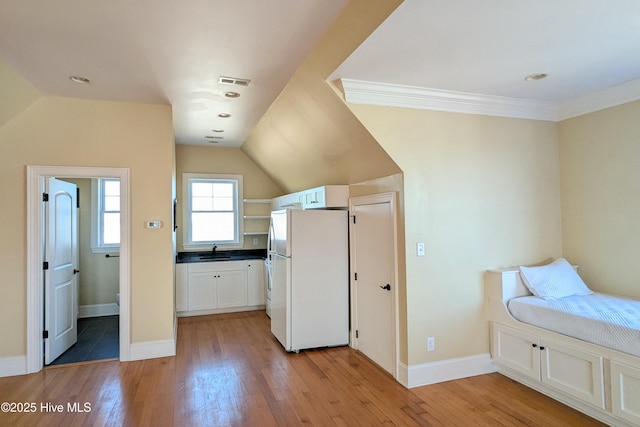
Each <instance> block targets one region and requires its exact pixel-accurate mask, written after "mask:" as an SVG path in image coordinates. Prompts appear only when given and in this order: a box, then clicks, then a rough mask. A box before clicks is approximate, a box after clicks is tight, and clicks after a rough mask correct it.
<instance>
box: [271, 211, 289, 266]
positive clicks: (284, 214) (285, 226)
mask: <svg viewBox="0 0 640 427" xmlns="http://www.w3.org/2000/svg"><path fill="white" fill-rule="evenodd" d="M290 212H291V211H289V210H282V211H273V212H271V230H270V231H271V251H272V252H273V253H276V254H279V255H284V256H291V249H290V248H291V246H290V241H289V236H290V232H289V229H290V224H289V218H290Z"/></svg>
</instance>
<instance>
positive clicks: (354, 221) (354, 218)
mask: <svg viewBox="0 0 640 427" xmlns="http://www.w3.org/2000/svg"><path fill="white" fill-rule="evenodd" d="M353 223H354V224H355V223H356V216H355V215H354V216H353Z"/></svg>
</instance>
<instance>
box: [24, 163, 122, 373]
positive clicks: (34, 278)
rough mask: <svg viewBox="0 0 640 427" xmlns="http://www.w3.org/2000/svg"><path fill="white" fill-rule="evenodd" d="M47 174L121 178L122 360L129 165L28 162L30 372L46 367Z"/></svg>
mask: <svg viewBox="0 0 640 427" xmlns="http://www.w3.org/2000/svg"><path fill="white" fill-rule="evenodd" d="M45 177H60V178H94V177H113V178H119V179H120V212H121V217H120V224H121V229H120V360H121V361H127V360H129V357H130V347H129V343H130V341H131V340H130V328H131V325H130V319H131V308H130V287H131V285H130V282H131V265H130V264H131V259H130V246H131V242H130V230H129V224H130V220H131V218H130V215H131V210H130V206H129V204H130V199H129V192H130V187H129V169H127V168H104V167H79V166H36V165H28V166H27V356H26V357H27V373H33V372H38V371H40V370H42V367H43V358H42V354H43V352H42V351H43V342H42V324H43V322H42V316H43V307H44V301H43V297H42V291H41V290H42V283H43V270H42V262H43V259H42V250H41V247H42V244H43V243H42V236H43V221H42V218H43V206H42V202H41V200H42V196H41V195H42V193H43V191H44V178H45Z"/></svg>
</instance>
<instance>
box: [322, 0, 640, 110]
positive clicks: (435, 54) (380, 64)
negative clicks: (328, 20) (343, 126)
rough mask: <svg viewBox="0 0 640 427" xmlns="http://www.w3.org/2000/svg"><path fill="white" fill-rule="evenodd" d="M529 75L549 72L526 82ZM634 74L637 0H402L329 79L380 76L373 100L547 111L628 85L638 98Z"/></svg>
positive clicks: (638, 55)
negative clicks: (456, 101)
mask: <svg viewBox="0 0 640 427" xmlns="http://www.w3.org/2000/svg"><path fill="white" fill-rule="evenodd" d="M533 73H547V74H548V75H549V77H548V78H546V79H544V80H539V81H532V82H529V81H525V80H524V78H525V77H526V76H527V75H530V74H533ZM638 78H640V1H638V0H538V1H535V2H532V1H525V0H483V1H477V0H404V2H403V3H402V4H401V5H400V6H399V7H398V8H397V9H396V10H395V11H394V13H393V14H392V15H391V16H390V17H389V18H387V20H386V21H385V22H384V23H383V24H382V25H381V26H380V27H378V29H377V30H376V31H375V32H374V33H373V34H372V35H371V36H370V37H369V38H368V39H367V40H366V41H365V42H364V43H363V44H362V45H361V46H360V47H359V48H358V49H357V50H356V51H355V52H354V53H353V54H352V55H351V56H350V57H349V58H348V59H347V60H346V61H345V62H344V63H343V64H342V65H341V66H340V67H339V68H338V69H337V70H336V71H335V72H334V73H333V75H332V76H331V77H330V79H332V80H335V79H344V80H345V81H347V84H346V86H353V83H363V82H368V83H371V82H373V83H376V85H372V84H369V85H368V87H367V89H366V90H368V93H369V94H370V95H372V96H370V97H369V98H368V100H369V101H370V102H372V103H381V104H384V103H387V104H394V102H393V100H391V101H390V96H387V98H386V99H387V100H386V101H385V100H382V98H383V97H382V96H381V94H382V93H385V94H386V95H389V93H392V92H395V95H396V96H395V98H396V99H395V101H398V102H397V103H396V105H401V104H402V103H403V102H404V103H405V104H408V103H407V102H406V99H407V97H409V96H411V97H412V102H413V103H414V104H420V103H423V101H424V100H425V99H426V97H427V95H430V96H431V97H432V98H433V97H434V96H435V97H438V98H439V99H440V100H443V99H446V100H447V101H450V100H451V97H452V96H453V97H456V96H458V95H461V96H460V97H459V98H460V99H462V103H464V102H466V103H469V102H476V101H478V100H479V101H480V102H487V101H491V102H494V101H496V99H499V98H494V97H504V98H507V100H508V101H509V103H510V104H509V105H510V106H513V104H514V102H520V104H522V102H521V101H524V100H528V101H533V103H534V104H532V105H536V106H538V107H539V106H540V105H544V107H545V108H547V110H548V107H549V106H551V107H553V106H556V107H557V106H560V107H562V106H563V105H567V104H568V103H571V102H573V101H575V100H577V99H582V98H584V97H586V96H589V95H591V94H594V93H602V91H604V90H607V89H610V88H612V87H614V86H616V85H620V84H622V83H626V86H618V92H620V93H622V94H625V92H626V94H627V96H628V93H629V90H631V89H630V88H633V90H634V91H635V92H638V93H635V92H634V96H638V95H640V91H638V88H640V80H636V79H638ZM349 80H352V81H355V82H350V83H351V84H350V83H349ZM393 85H402V86H408V87H410V88H407V87H399V88H398V87H395V86H393ZM361 86H362V85H361ZM362 88H364V86H362ZM412 89H414V90H412ZM362 90H364V89H362ZM347 91H348V89H347ZM427 91H429V92H427ZM471 95H486V96H485V97H484V98H478V97H475V98H472V97H471ZM401 96H404V98H405V100H404V101H403V100H401V99H400V97H401ZM376 97H378V98H380V99H379V100H377V101H376V100H375V98H376ZM347 99H349V94H347ZM378 101H379V102H378ZM504 101H505V100H504V99H499V102H501V103H503V102H504ZM363 102H365V101H363ZM434 108H437V106H434ZM441 109H444V110H446V109H447V108H444V107H443V108H441ZM451 109H454V108H451ZM545 117H546V116H545Z"/></svg>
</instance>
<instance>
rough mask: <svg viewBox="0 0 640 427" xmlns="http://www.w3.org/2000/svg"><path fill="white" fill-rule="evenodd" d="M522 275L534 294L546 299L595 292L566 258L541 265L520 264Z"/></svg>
mask: <svg viewBox="0 0 640 427" xmlns="http://www.w3.org/2000/svg"><path fill="white" fill-rule="evenodd" d="M520 276H521V277H522V281H523V282H524V284H525V285H526V287H527V288H529V290H530V291H531V293H532V294H533V295H535V296H537V297H538V298H542V299H545V300H549V299H558V298H564V297H568V296H572V295H590V294H592V293H593V291H592V290H591V289H589V288H588V287H587V285H586V284H585V283H584V282H583V281H582V279H581V278H580V276H579V275H578V273H577V272H576V270H575V269H574V268H573V267H572V266H571V264H569V262H567V260H566V259H564V258H558V259H557V260H555V261H553V262H552V263H551V264H547V265H543V266H541V267H524V266H520Z"/></svg>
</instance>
